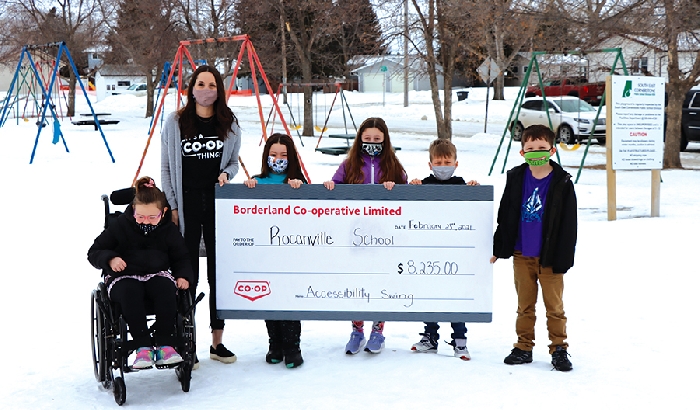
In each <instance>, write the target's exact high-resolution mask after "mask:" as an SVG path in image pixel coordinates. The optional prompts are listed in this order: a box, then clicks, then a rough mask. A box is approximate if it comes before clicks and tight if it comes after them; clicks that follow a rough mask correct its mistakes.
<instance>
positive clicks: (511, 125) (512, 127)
mask: <svg viewBox="0 0 700 410" xmlns="http://www.w3.org/2000/svg"><path fill="white" fill-rule="evenodd" d="M592 53H613V54H614V55H615V59H614V61H613V64H612V67H611V68H610V73H609V75H613V74H614V73H615V70H616V68H617V64H618V61H619V62H620V64H621V66H622V70H623V72H624V73H625V75H627V66H626V65H625V60H624V58H623V57H622V49H621V48H604V49H600V50H586V51H567V52H564V51H561V52H546V51H535V52H533V53H532V57H531V58H530V63H529V64H528V66H527V72H526V73H525V77H524V78H523V82H522V84H521V85H520V90H519V91H518V95H517V97H516V98H515V103H514V104H513V108H512V109H511V111H510V115H509V117H508V121H507V122H506V124H507V125H506V127H505V128H504V130H503V134H502V135H501V141H500V142H499V144H498V148H497V149H496V154H495V155H494V157H493V162H492V163H491V168H490V169H489V176H490V175H491V173H492V172H493V168H494V166H495V165H496V161H497V159H498V155H499V153H500V151H501V147H502V145H503V141H504V139H505V137H506V133H507V132H509V131H510V138H509V140H508V145H507V148H506V152H505V155H504V159H503V167H502V168H501V173H504V172H505V169H506V163H507V162H508V153H509V152H510V147H511V144H512V142H513V136H514V135H515V134H516V127H517V123H518V122H517V121H515V119H517V118H518V117H519V116H520V107H521V105H522V102H523V99H524V98H525V92H526V90H527V85H528V82H529V79H530V75H531V74H532V71H533V70H535V71H536V72H537V80H538V84H539V87H540V89H541V90H542V103H543V106H544V107H548V103H547V96H546V95H545V92H544V84H543V83H542V74H541V71H540V65H539V62H538V60H537V57H539V56H544V55H580V56H585V55H588V54H592ZM604 106H605V94H603V96H602V99H601V101H600V104H599V105H598V109H597V112H596V116H595V120H594V121H593V124H597V123H598V118H599V117H600V113H601V111H602V108H603V107H604ZM544 112H545V113H546V114H547V121H548V123H549V128H550V129H552V130H553V129H554V127H553V126H552V118H551V117H550V113H549V110H547V109H545V110H544ZM607 126H609V124H608V125H607ZM595 128H596V127H595V126H593V127H591V130H590V134H589V135H588V142H587V144H586V149H585V150H584V153H583V157H582V158H581V164H580V166H579V169H578V173H577V174H576V180H575V181H574V183H577V182H578V180H579V177H580V176H581V170H582V169H583V165H584V162H585V161H586V156H587V155H588V149H589V147H590V146H591V140H593V138H594V136H593V135H594V133H595ZM559 147H560V148H561V149H562V150H564V151H575V150H577V149H578V148H579V147H580V144H579V143H576V144H574V145H573V146H571V147H569V146H568V145H567V144H565V143H564V142H563V141H561V142H560V143H559ZM556 156H557V162H559V163H561V159H560V158H559V150H557V151H556Z"/></svg>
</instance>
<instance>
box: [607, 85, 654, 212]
mask: <svg viewBox="0 0 700 410" xmlns="http://www.w3.org/2000/svg"><path fill="white" fill-rule="evenodd" d="M664 92H665V80H664V79H663V78H661V77H634V76H608V78H607V80H606V93H607V95H606V101H608V105H607V107H606V109H607V114H608V116H607V118H609V119H610V122H609V124H610V125H609V126H608V128H607V133H608V134H610V135H607V141H608V143H607V155H606V157H607V162H608V164H607V166H606V169H607V173H608V178H607V179H608V220H609V221H612V220H615V218H616V202H617V201H616V198H615V193H616V192H615V191H616V187H615V184H616V181H615V171H616V170H651V216H652V217H658V216H659V215H660V209H659V207H660V202H661V201H660V193H661V172H660V170H661V168H663V150H664Z"/></svg>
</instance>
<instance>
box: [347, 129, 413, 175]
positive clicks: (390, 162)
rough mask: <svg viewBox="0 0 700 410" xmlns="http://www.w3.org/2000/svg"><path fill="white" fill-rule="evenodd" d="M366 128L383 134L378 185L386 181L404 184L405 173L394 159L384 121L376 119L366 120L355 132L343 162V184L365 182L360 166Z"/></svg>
mask: <svg viewBox="0 0 700 410" xmlns="http://www.w3.org/2000/svg"><path fill="white" fill-rule="evenodd" d="M368 128H376V129H378V130H379V131H381V132H382V134H384V142H382V145H383V146H382V153H381V154H379V169H380V170H381V171H382V175H381V177H380V178H379V183H383V182H388V181H393V182H395V183H397V184H404V183H406V171H405V170H404V168H403V165H401V162H400V161H399V159H398V158H397V157H396V153H395V152H394V147H392V146H391V138H389V128H387V126H386V123H385V122H384V120H383V119H381V118H378V117H373V118H367V119H366V120H364V121H363V122H362V124H361V125H360V128H359V129H358V130H357V135H356V136H355V142H354V143H353V144H352V147H350V151H348V156H347V159H346V160H345V183H346V184H361V183H363V182H364V180H365V174H364V173H363V172H362V164H363V162H364V161H363V160H362V133H363V132H364V131H365V130H366V129H368Z"/></svg>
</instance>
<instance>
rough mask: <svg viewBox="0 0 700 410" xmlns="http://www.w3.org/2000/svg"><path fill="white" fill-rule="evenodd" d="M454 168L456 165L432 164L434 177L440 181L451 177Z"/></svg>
mask: <svg viewBox="0 0 700 410" xmlns="http://www.w3.org/2000/svg"><path fill="white" fill-rule="evenodd" d="M455 168H457V167H456V166H454V165H452V166H450V165H446V166H439V167H437V166H434V167H433V174H434V175H435V178H437V179H439V180H440V181H447V180H448V179H450V178H452V174H454V173H455Z"/></svg>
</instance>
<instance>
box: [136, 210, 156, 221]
mask: <svg viewBox="0 0 700 410" xmlns="http://www.w3.org/2000/svg"><path fill="white" fill-rule="evenodd" d="M161 216H163V213H162V212H158V215H139V214H137V213H136V212H134V219H136V222H144V221H146V220H149V221H152V222H155V221H157V220H159V219H160V217H161Z"/></svg>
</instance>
